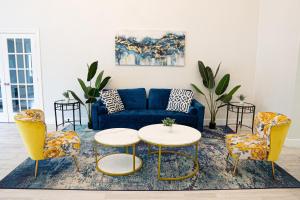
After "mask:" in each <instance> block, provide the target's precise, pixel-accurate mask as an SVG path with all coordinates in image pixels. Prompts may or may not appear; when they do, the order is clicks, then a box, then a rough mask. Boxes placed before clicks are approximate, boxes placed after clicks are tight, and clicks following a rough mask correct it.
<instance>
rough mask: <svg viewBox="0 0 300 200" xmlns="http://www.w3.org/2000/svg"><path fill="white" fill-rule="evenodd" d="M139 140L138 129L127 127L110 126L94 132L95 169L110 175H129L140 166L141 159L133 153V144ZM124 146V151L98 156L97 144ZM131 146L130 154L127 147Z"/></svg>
mask: <svg viewBox="0 0 300 200" xmlns="http://www.w3.org/2000/svg"><path fill="white" fill-rule="evenodd" d="M139 141H140V139H139V137H138V131H136V130H133V129H128V128H112V129H106V130H103V131H100V132H98V133H96V134H95V146H94V150H95V156H96V169H97V170H98V171H100V172H102V173H103V174H106V175H110V176H124V175H129V174H132V173H134V172H136V171H137V170H139V169H140V168H141V167H142V160H141V159H140V158H139V157H137V156H136V154H135V145H136V144H137V143H138V142H139ZM98 144H100V145H101V146H104V147H125V148H126V153H113V154H110V155H106V156H103V157H101V158H99V156H98V150H97V146H98ZM130 146H131V147H132V154H130V153H129V152H128V148H129V147H130Z"/></svg>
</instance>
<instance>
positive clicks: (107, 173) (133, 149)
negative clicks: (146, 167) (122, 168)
mask: <svg viewBox="0 0 300 200" xmlns="http://www.w3.org/2000/svg"><path fill="white" fill-rule="evenodd" d="M137 143H138V142H137ZM137 143H134V144H130V145H107V144H102V143H100V142H98V141H96V140H95V141H94V153H95V160H96V170H97V171H99V172H101V173H103V174H106V175H109V176H128V175H131V174H134V173H135V172H137V171H138V170H140V169H141V168H142V166H143V160H142V159H141V158H139V157H137V156H136V151H135V150H136V149H135V146H136V144H137ZM99 144H100V145H101V146H104V147H115V148H118V147H124V148H125V152H126V153H111V154H107V155H105V156H102V157H100V156H99V155H98V148H97V146H98V145H99ZM129 147H132V154H130V153H129ZM113 154H128V155H132V166H133V169H132V170H131V171H129V172H126V173H109V172H106V171H103V170H102V169H100V168H99V167H98V162H99V161H100V160H101V159H103V158H105V157H107V156H110V155H113ZM136 157H137V158H138V159H139V160H140V162H141V164H140V166H138V167H137V168H136V167H135V159H136Z"/></svg>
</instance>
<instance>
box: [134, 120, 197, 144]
mask: <svg viewBox="0 0 300 200" xmlns="http://www.w3.org/2000/svg"><path fill="white" fill-rule="evenodd" d="M139 137H140V139H141V140H143V141H145V142H147V143H150V144H154V145H161V146H187V145H191V144H194V143H196V142H198V141H199V140H200V138H201V133H200V132H199V131H198V130H197V129H194V128H192V127H188V126H184V125H178V124H174V125H173V127H172V131H171V132H170V131H169V127H167V126H164V125H163V124H153V125H149V126H145V127H143V128H141V129H140V130H139Z"/></svg>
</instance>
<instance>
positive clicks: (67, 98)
mask: <svg viewBox="0 0 300 200" xmlns="http://www.w3.org/2000/svg"><path fill="white" fill-rule="evenodd" d="M62 95H63V96H64V97H65V100H66V101H67V102H68V103H69V101H70V93H69V91H65V92H63V93H62Z"/></svg>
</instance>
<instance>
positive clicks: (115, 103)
mask: <svg viewBox="0 0 300 200" xmlns="http://www.w3.org/2000/svg"><path fill="white" fill-rule="evenodd" d="M100 98H101V100H102V102H103V104H104V105H105V106H106V108H107V111H108V114H111V113H115V112H120V111H122V110H125V108H124V105H123V102H122V100H121V97H120V95H119V93H118V91H117V90H115V89H113V90H106V91H102V92H101V94H100Z"/></svg>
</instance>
